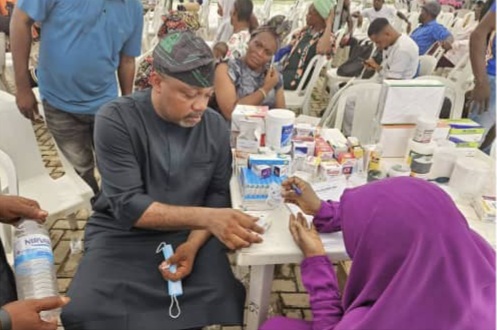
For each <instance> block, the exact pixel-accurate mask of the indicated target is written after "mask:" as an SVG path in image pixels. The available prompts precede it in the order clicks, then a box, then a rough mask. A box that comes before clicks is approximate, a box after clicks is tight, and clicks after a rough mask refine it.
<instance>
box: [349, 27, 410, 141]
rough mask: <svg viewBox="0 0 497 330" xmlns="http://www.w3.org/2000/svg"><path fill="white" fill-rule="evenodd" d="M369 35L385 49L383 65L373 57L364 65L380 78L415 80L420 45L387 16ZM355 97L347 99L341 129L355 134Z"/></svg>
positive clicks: (370, 28)
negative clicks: (392, 23)
mask: <svg viewBox="0 0 497 330" xmlns="http://www.w3.org/2000/svg"><path fill="white" fill-rule="evenodd" d="M368 36H369V38H370V39H371V41H373V42H374V43H375V45H376V47H377V50H378V51H381V52H382V62H381V65H380V64H378V63H377V62H376V61H375V59H374V58H373V57H370V58H369V59H367V60H366V61H364V66H365V67H366V68H368V69H372V70H375V71H376V72H377V73H378V77H379V80H382V79H412V78H414V77H415V76H416V73H417V72H418V67H419V55H418V46H416V44H415V43H414V41H412V39H411V38H409V37H408V36H407V35H405V34H400V33H399V32H398V31H397V30H395V28H394V27H393V26H391V25H390V23H388V20H387V19H386V18H377V19H375V20H374V21H373V22H372V23H371V24H370V25H369V28H368ZM354 106H355V99H354V98H350V99H348V100H347V103H346V106H345V113H344V117H343V126H342V132H343V134H345V136H349V135H350V134H352V123H353V121H354Z"/></svg>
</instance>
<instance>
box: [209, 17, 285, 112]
mask: <svg viewBox="0 0 497 330" xmlns="http://www.w3.org/2000/svg"><path fill="white" fill-rule="evenodd" d="M278 45H279V36H278V35H277V34H276V32H275V30H274V29H273V28H272V27H269V26H261V27H260V28H258V29H257V30H255V31H254V32H253V33H252V36H251V38H250V41H249V43H248V48H247V52H246V54H245V56H243V57H240V58H237V59H233V60H229V61H228V62H227V63H221V64H219V65H218V66H217V67H216V74H215V79H214V93H215V100H216V103H217V108H218V110H219V111H220V112H221V114H222V115H223V116H224V118H226V119H227V120H231V113H232V112H233V109H234V108H235V106H236V105H237V104H246V105H265V106H268V107H269V108H270V109H271V108H284V107H285V96H284V94H283V78H282V77H281V74H280V73H279V72H278V71H277V70H276V69H275V68H274V67H272V66H271V65H270V63H271V59H272V57H273V56H274V53H275V52H276V50H277V49H278Z"/></svg>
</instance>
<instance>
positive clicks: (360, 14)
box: [352, 10, 366, 27]
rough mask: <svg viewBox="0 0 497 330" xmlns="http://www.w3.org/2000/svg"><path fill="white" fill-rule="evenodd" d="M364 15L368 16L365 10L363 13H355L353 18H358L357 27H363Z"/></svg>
mask: <svg viewBox="0 0 497 330" xmlns="http://www.w3.org/2000/svg"><path fill="white" fill-rule="evenodd" d="M364 15H366V11H365V10H363V11H362V12H359V11H356V12H355V13H353V14H352V17H354V18H357V27H361V26H362V22H363V21H364Z"/></svg>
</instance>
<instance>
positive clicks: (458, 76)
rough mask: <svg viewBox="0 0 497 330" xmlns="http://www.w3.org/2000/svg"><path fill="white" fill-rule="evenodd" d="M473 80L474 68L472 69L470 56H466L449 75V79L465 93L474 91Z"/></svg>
mask: <svg viewBox="0 0 497 330" xmlns="http://www.w3.org/2000/svg"><path fill="white" fill-rule="evenodd" d="M473 78H474V77H473V68H472V67H471V62H470V60H469V54H466V55H464V57H463V58H461V59H460V60H459V62H458V63H457V64H456V66H455V67H454V68H453V69H452V70H451V71H450V72H449V74H448V75H447V79H449V80H450V81H452V82H454V83H455V84H456V85H457V86H459V89H460V90H462V91H463V92H464V93H466V92H467V91H469V90H471V89H473V86H474V81H473Z"/></svg>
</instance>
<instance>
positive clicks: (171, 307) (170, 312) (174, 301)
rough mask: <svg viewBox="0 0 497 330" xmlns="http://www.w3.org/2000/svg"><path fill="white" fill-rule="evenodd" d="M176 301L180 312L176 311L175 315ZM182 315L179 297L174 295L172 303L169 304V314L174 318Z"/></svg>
mask: <svg viewBox="0 0 497 330" xmlns="http://www.w3.org/2000/svg"><path fill="white" fill-rule="evenodd" d="M174 303H176V309H177V311H178V313H176V314H175V315H173V307H174ZM180 315H181V308H180V307H179V302H178V298H177V297H176V296H172V297H171V305H170V306H169V316H170V317H172V318H173V319H177V318H178V317H179V316H180Z"/></svg>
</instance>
